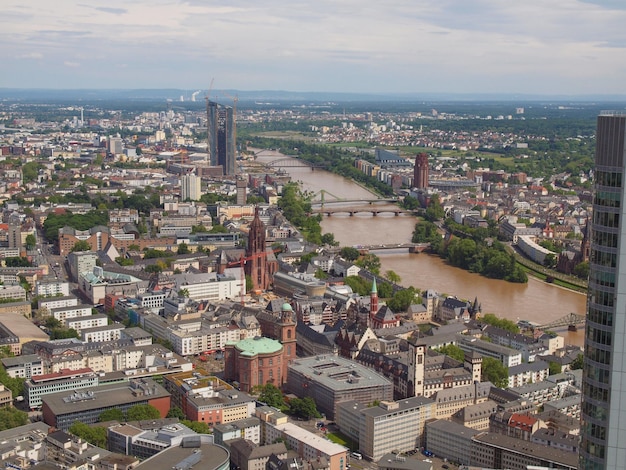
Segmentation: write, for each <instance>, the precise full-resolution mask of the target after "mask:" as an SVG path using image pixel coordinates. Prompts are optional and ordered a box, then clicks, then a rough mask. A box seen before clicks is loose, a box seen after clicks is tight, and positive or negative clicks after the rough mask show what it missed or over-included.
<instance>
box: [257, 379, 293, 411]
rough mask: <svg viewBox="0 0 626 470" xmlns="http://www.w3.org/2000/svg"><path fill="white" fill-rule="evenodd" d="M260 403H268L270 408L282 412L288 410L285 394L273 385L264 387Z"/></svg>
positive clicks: (260, 395)
mask: <svg viewBox="0 0 626 470" xmlns="http://www.w3.org/2000/svg"><path fill="white" fill-rule="evenodd" d="M259 401H260V402H263V403H267V405H268V406H272V407H274V408H278V409H279V410H281V411H285V410H286V409H288V406H287V403H286V402H285V398H284V397H283V392H281V391H280V389H279V388H278V387H277V386H276V385H273V384H269V383H268V384H265V385H263V387H262V388H261V393H260V394H259Z"/></svg>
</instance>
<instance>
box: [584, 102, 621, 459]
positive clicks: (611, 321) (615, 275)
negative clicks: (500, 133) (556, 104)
mask: <svg viewBox="0 0 626 470" xmlns="http://www.w3.org/2000/svg"><path fill="white" fill-rule="evenodd" d="M625 135H626V114H620V113H608V112H603V113H601V114H600V115H599V116H598V123H597V132H596V161H595V175H594V176H595V195H594V201H593V218H592V221H591V238H590V241H591V254H590V260H589V267H590V270H589V291H588V297H587V322H586V326H585V353H584V358H585V361H584V370H583V403H582V414H581V426H582V428H581V437H582V442H581V447H580V468H581V469H582V470H599V469H610V470H613V469H615V470H616V469H624V468H626V345H625V342H624V337H625V336H626V226H625V225H624V218H625V216H626V204H624V207H622V200H625V201H626V188H625V183H626V175H625V169H626V148H625V147H624V145H625V144H626V140H625ZM622 227H624V228H622ZM622 235H624V236H622Z"/></svg>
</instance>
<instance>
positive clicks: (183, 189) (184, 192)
mask: <svg viewBox="0 0 626 470" xmlns="http://www.w3.org/2000/svg"><path fill="white" fill-rule="evenodd" d="M201 185H202V179H201V178H200V177H199V176H196V175H194V174H191V175H183V176H181V177H180V199H181V200H183V201H199V200H200V196H202V191H201V190H200V189H201Z"/></svg>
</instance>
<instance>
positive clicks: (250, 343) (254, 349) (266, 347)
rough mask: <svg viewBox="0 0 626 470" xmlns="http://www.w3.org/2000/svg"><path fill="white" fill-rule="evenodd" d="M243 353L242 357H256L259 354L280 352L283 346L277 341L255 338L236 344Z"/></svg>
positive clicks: (261, 337)
mask: <svg viewBox="0 0 626 470" xmlns="http://www.w3.org/2000/svg"><path fill="white" fill-rule="evenodd" d="M235 347H236V348H237V349H239V350H240V351H241V355H242V356H256V355H257V354H272V353H277V352H279V351H280V350H281V349H282V348H283V345H282V344H281V343H280V341H277V340H275V339H270V338H265V337H263V336H255V337H254V338H247V339H242V340H241V341H239V342H237V343H236V344H235Z"/></svg>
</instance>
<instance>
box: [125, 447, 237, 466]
mask: <svg viewBox="0 0 626 470" xmlns="http://www.w3.org/2000/svg"><path fill="white" fill-rule="evenodd" d="M229 460H230V453H229V452H228V451H227V450H226V449H225V448H223V447H221V446H218V445H215V444H204V443H203V444H201V445H200V446H199V447H187V448H185V447H170V448H168V449H165V450H164V451H161V452H159V453H158V454H156V455H154V456H152V457H150V458H149V459H146V460H144V461H143V462H141V463H140V464H139V465H138V466H137V467H135V468H137V469H141V470H173V469H174V470H204V469H213V468H222V466H223V465H224V464H226V468H229V467H228V461H229Z"/></svg>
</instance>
